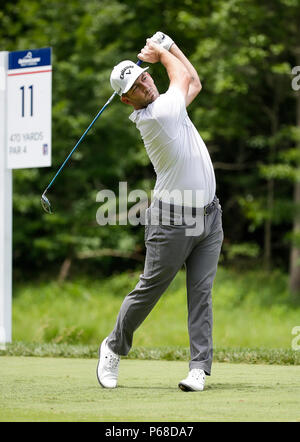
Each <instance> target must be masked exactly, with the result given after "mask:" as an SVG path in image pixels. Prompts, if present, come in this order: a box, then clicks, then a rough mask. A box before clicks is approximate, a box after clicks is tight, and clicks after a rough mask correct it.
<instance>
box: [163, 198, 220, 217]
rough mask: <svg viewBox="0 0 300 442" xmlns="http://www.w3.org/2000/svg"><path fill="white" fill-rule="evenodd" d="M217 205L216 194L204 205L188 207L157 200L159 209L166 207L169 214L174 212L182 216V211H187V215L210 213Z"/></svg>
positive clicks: (205, 214)
mask: <svg viewBox="0 0 300 442" xmlns="http://www.w3.org/2000/svg"><path fill="white" fill-rule="evenodd" d="M218 205H219V199H218V198H217V196H216V195H215V196H214V199H213V200H212V202H211V203H209V204H207V205H206V206H204V207H201V208H199V207H188V206H176V205H174V204H171V203H166V202H164V201H161V200H159V201H158V207H159V209H160V210H164V209H167V210H168V211H169V213H170V215H174V214H177V215H178V214H181V215H182V216H183V215H184V213H185V214H186V213H188V214H189V215H191V216H193V217H195V216H196V215H197V214H199V213H202V211H203V214H204V216H207V215H210V214H211V213H212V212H213V211H214V210H215V209H216V208H217V207H218Z"/></svg>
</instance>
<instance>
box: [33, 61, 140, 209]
mask: <svg viewBox="0 0 300 442" xmlns="http://www.w3.org/2000/svg"><path fill="white" fill-rule="evenodd" d="M136 64H137V65H138V66H140V65H141V64H142V61H141V60H138V61H137V63H136ZM116 95H117V92H114V93H113V94H112V96H111V97H110V98H109V99H108V100H107V102H106V103H105V105H104V106H103V107H102V109H100V111H99V112H98V113H97V115H96V116H95V118H94V119H93V121H92V122H91V124H90V125H89V127H88V128H87V129H86V130H85V132H84V133H83V134H82V136H81V137H80V139H79V140H78V141H77V143H76V144H75V146H74V147H73V149H72V150H71V152H70V153H69V155H68V156H67V157H66V159H65V160H64V162H63V163H62V165H61V166H60V168H59V169H58V171H57V172H56V174H55V175H54V177H53V178H52V180H51V181H50V183H49V184H48V186H47V187H46V189H45V190H44V192H43V194H42V196H41V204H42V207H43V209H44V210H45V212H47V213H53V211H52V208H51V204H50V201H49V199H48V198H47V197H46V193H47V192H48V190H49V189H50V187H51V186H52V184H53V183H54V181H55V180H56V178H57V176H58V175H59V174H60V172H61V171H62V169H63V168H64V167H65V165H66V163H67V162H68V161H69V159H70V158H71V156H72V155H73V153H74V151H75V150H76V149H77V147H78V146H79V144H80V143H81V142H82V140H83V139H84V138H85V136H86V134H87V133H88V132H89V130H90V129H91V127H92V126H93V125H94V123H95V122H96V121H97V119H98V118H99V117H100V115H101V114H102V112H103V111H104V110H105V109H106V108H107V106H108V105H109V103H110V102H111V101H112V100H113V99H114V98H115V96H116Z"/></svg>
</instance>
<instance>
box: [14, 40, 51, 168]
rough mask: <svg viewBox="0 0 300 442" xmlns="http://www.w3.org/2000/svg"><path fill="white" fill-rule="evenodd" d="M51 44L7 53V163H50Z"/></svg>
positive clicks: (46, 164)
mask: <svg viewBox="0 0 300 442" xmlns="http://www.w3.org/2000/svg"><path fill="white" fill-rule="evenodd" d="M51 102H52V66H51V48H43V49H29V50H26V51H15V52H10V53H9V54H8V70H7V131H6V134H7V143H6V146H7V156H6V157H7V167H8V168H9V169H20V168H29V167H47V166H51V105H52V103H51Z"/></svg>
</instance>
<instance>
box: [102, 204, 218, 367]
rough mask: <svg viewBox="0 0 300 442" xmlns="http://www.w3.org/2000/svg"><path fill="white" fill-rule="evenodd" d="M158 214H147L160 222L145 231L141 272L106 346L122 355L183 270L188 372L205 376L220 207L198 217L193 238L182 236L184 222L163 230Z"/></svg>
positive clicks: (209, 353) (209, 358) (151, 211)
mask: <svg viewBox="0 0 300 442" xmlns="http://www.w3.org/2000/svg"><path fill="white" fill-rule="evenodd" d="M161 212H162V211H161V209H157V208H156V207H151V206H150V208H149V209H147V219H148V221H149V219H150V218H152V222H153V219H154V220H155V221H157V219H159V223H156V222H155V223H154V224H155V225H152V224H149V225H146V226H145V245H146V259H145V266H144V272H143V274H142V275H140V280H139V282H138V283H137V285H136V287H135V289H134V290H133V291H132V292H130V293H129V294H128V295H127V296H126V297H125V299H124V301H123V303H122V306H121V309H120V311H119V314H118V317H117V321H116V324H115V327H114V329H113V331H112V332H111V333H110V335H109V337H108V341H107V342H108V345H109V347H110V348H111V349H112V350H113V351H114V352H115V353H117V354H119V355H127V354H128V352H129V350H130V348H131V346H132V340H133V333H134V331H135V330H136V329H137V328H138V327H139V326H140V324H141V323H142V322H143V321H144V320H145V318H146V317H147V316H148V314H149V313H150V312H151V310H152V309H153V307H154V306H155V304H156V303H157V301H158V300H159V298H160V296H161V295H162V294H163V293H164V292H165V291H166V289H167V287H168V286H169V284H170V283H171V281H172V280H173V279H174V277H175V276H176V274H177V272H178V271H179V270H180V269H181V268H182V267H183V265H185V268H186V287H187V303H188V332H189V340H190V355H191V359H190V363H189V367H190V369H192V368H202V369H203V370H204V371H205V372H206V374H207V375H210V372H211V364H212V357H213V345H212V325H213V318H212V296H211V290H212V285H213V280H214V277H215V274H216V271H217V264H218V259H219V255H220V250H221V246H222V242H223V229H222V211H221V206H220V205H219V204H218V200H217V204H216V205H215V208H214V210H213V211H212V212H211V213H210V214H209V215H204V214H203V212H202V214H200V215H199V216H200V217H201V216H202V220H201V222H199V225H202V228H201V229H200V230H201V233H197V234H196V235H190V234H189V235H187V234H186V232H187V229H189V230H188V231H189V232H190V231H191V230H190V228H191V225H190V224H189V225H187V224H186V223H185V220H184V219H183V222H182V223H181V225H170V223H168V224H169V225H164V224H163V222H161V218H162V213H161ZM197 216H198V215H197ZM157 217H158V218H157ZM157 224H158V225H157ZM174 319H175V318H174ZM166 325H167V324H166Z"/></svg>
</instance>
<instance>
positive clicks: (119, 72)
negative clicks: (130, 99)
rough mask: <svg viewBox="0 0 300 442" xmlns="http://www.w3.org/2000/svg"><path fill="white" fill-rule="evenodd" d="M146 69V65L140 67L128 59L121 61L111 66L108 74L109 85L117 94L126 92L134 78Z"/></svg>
mask: <svg viewBox="0 0 300 442" xmlns="http://www.w3.org/2000/svg"><path fill="white" fill-rule="evenodd" d="M147 69H148V67H146V68H144V69H142V68H141V67H140V66H138V65H137V64H136V63H134V62H133V61H130V60H124V61H121V63H119V64H117V66H115V67H114V68H113V70H112V73H111V75H110V84H111V87H112V88H113V90H114V91H116V92H117V93H118V94H119V95H122V94H126V92H128V91H129V89H130V88H131V87H132V85H133V83H134V82H135V80H136V79H137V78H138V77H139V76H140V75H141V74H142V73H143V72H144V71H146V70H147Z"/></svg>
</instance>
